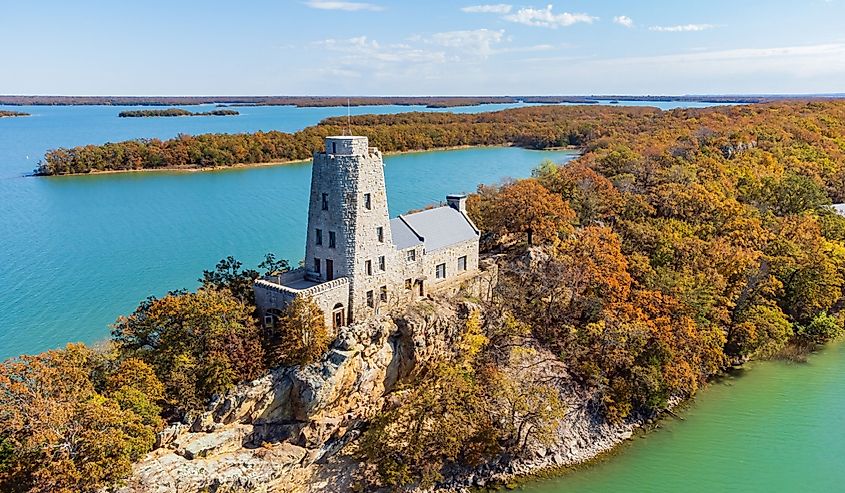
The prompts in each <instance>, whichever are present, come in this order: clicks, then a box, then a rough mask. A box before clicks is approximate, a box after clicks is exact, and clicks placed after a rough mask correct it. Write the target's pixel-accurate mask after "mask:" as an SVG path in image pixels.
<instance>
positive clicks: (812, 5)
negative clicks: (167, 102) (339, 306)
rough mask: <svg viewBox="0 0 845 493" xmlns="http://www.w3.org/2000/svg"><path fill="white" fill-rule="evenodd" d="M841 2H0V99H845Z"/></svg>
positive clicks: (844, 17)
mask: <svg viewBox="0 0 845 493" xmlns="http://www.w3.org/2000/svg"><path fill="white" fill-rule="evenodd" d="M844 26H845V0H793V1H786V0H766V1H763V0H732V1H726V0H708V1H695V0H688V1H683V0H676V1H645V0H638V1H635V0H606V1H586V0H570V1H566V2H555V3H553V4H548V3H542V2H539V3H499V2H497V1H494V2H490V3H482V2H474V1H472V0H469V1H466V2H461V1H458V2H455V1H440V0H427V1H422V0H417V1H395V0H367V1H366V2H357V1H327V0H275V1H269V0H253V1H250V0H242V1H240V2H231V1H227V2H224V1H216V0H209V1H204V2H191V1H177V0H169V1H162V0H148V1H145V2H143V3H142V2H115V1H113V0H110V1H95V0H87V1H86V0H79V1H73V2H71V1H67V0H63V1H52V0H28V1H16V0H0V45H1V46H3V49H2V50H0V94H65V95H272V94H277V95H305V94H314V95H486V94H490V95H534V94H538V95H539V94H717V93H719V94H724V93H746V94H747V93H820V92H825V93H827V92H845V29H843V27H844Z"/></svg>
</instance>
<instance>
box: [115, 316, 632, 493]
mask: <svg viewBox="0 0 845 493" xmlns="http://www.w3.org/2000/svg"><path fill="white" fill-rule="evenodd" d="M476 309H478V307H477V306H474V305H472V304H470V303H467V302H456V301H454V300H440V301H425V302H421V303H419V304H417V305H415V306H413V307H412V308H411V309H409V311H407V312H405V313H403V314H402V315H400V316H394V317H383V318H382V319H379V320H375V321H372V322H368V323H365V324H359V325H356V326H353V327H349V328H345V329H343V331H342V332H341V333H340V334H339V336H338V337H337V339H336V340H335V342H334V343H333V344H332V346H331V348H330V350H329V351H328V353H327V354H326V356H325V357H324V358H323V360H322V361H320V362H319V363H314V364H312V365H309V366H306V367H303V368H279V369H276V370H274V371H272V372H270V373H269V374H268V375H266V376H264V377H263V378H261V379H258V380H255V381H253V382H250V383H247V384H243V385H240V386H238V387H237V388H236V389H233V391H231V392H230V393H229V394H227V395H225V396H223V397H221V398H219V399H218V400H216V401H215V402H213V403H212V404H211V406H210V407H209V409H208V410H207V411H206V412H204V413H202V414H201V415H199V416H196V417H194V418H193V419H192V420H190V422H189V423H184V424H176V425H173V426H171V427H169V428H168V429H166V430H165V431H164V432H162V433H160V434H159V437H158V444H157V446H158V448H157V449H156V450H154V451H153V452H152V453H150V454H149V455H148V456H147V457H146V458H145V459H144V460H143V461H142V462H140V463H139V464H137V465H136V467H135V470H134V474H133V477H132V478H131V479H130V480H129V482H128V484H126V485H125V486H124V487H122V488H121V489H120V490H119V491H121V492H123V493H130V492H133V493H134V492H162V493H163V492H196V491H217V492H223V491H226V492H229V491H232V492H233V491H283V492H284V491H291V492H293V491H350V490H352V489H353V487H354V485H355V484H356V482H357V478H358V474H359V473H360V471H359V465H358V463H357V461H356V460H355V455H354V453H352V452H351V451H352V450H354V448H355V440H356V438H357V437H358V436H359V434H360V428H361V427H362V425H363V424H365V423H366V421H367V420H368V418H370V417H372V416H373V415H374V414H375V413H377V412H378V411H379V410H380V409H381V408H382V407H383V406H384V404H385V401H386V399H389V398H390V396H391V390H393V389H394V388H395V387H396V385H397V383H401V382H402V381H403V380H405V379H408V378H409V377H411V376H413V373H414V371H415V370H417V369H418V368H420V366H421V365H424V364H425V363H426V362H428V361H433V360H436V359H438V358H441V357H443V356H444V355H446V354H448V352H449V349H448V348H449V347H450V346H451V345H452V344H453V343H454V342H455V341H456V338H457V337H459V336H460V333H461V331H462V330H463V327H465V319H466V318H467V317H468V316H469V313H470V312H471V311H472V310H476ZM536 357H537V364H536V366H534V369H533V370H532V371H536V372H540V373H542V374H543V376H545V377H547V378H549V379H552V380H554V381H555V382H557V384H556V385H558V387H559V389H560V392H561V396H562V398H563V399H564V400H565V402H566V403H567V415H566V418H565V419H564V420H563V421H562V423H561V425H560V427H559V430H558V437H557V440H556V443H555V444H554V445H553V446H545V447H543V446H539V445H536V444H535V445H533V446H531V447H529V449H528V451H527V452H526V453H525V454H523V455H522V456H520V457H513V456H502V457H499V458H498V459H497V460H494V461H492V462H490V463H488V464H485V465H484V466H483V467H481V468H479V469H477V470H473V471H454V474H453V475H452V477H450V478H449V479H448V481H447V482H446V483H444V487H445V488H447V489H461V488H463V487H466V486H473V485H475V486H478V485H484V484H489V482H490V481H491V480H498V481H507V480H509V479H512V478H513V477H516V476H520V475H524V474H527V473H530V472H533V471H537V470H539V469H542V468H548V467H554V466H565V465H569V464H574V463H577V462H581V461H584V460H586V459H589V458H591V457H593V456H595V455H596V454H598V453H600V452H602V451H604V450H607V449H609V448H611V447H613V446H614V445H616V444H617V443H619V442H620V441H622V440H624V439H626V438H627V437H629V436H630V434H631V430H632V428H633V427H634V426H636V425H635V424H633V423H632V424H627V425H622V426H610V425H608V424H607V423H605V422H604V421H603V420H602V419H601V418H599V417H598V415H597V413H596V412H595V411H594V410H593V409H591V407H590V405H589V402H591V399H590V394H589V391H587V390H585V389H583V388H581V387H579V386H578V385H576V384H574V383H573V382H572V381H571V380H570V379H569V378H568V377H567V373H566V369H565V368H564V367H563V365H562V364H561V363H560V362H558V361H557V360H556V359H555V358H553V357H551V355H550V354H547V353H544V352H543V351H538V352H537V356H536Z"/></svg>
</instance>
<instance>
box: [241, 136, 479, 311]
mask: <svg viewBox="0 0 845 493" xmlns="http://www.w3.org/2000/svg"><path fill="white" fill-rule="evenodd" d="M325 144H326V147H325V151H324V152H317V153H314V165H313V167H312V171H311V196H310V202H309V208H308V231H307V236H306V238H307V240H306V245H305V264H304V267H302V268H299V269H297V270H294V271H290V272H287V273H285V274H282V275H280V276H272V277H265V278H263V279H259V280H257V281H256V282H255V285H254V289H255V300H256V304H257V306H258V309H259V311H260V312H261V313H262V315H263V318H264V323H265V325H268V326H269V325H272V324H273V323H274V317H276V316H278V315H279V314H281V311H282V310H283V309H284V307H285V306H286V305H287V304H288V303H290V302H291V301H293V299H294V298H296V297H297V296H308V297H311V298H312V299H313V300H314V301H315V302H316V303H317V305H318V306H319V307H320V308H321V309H322V310H323V313H324V314H325V315H326V324H327V325H328V326H329V327H334V328H337V327H342V326H345V325H348V324H350V323H353V322H359V321H362V320H366V319H368V318H370V317H373V316H374V315H377V314H378V313H380V312H381V311H383V310H385V309H386V308H387V307H390V306H398V305H400V304H403V303H409V302H412V301H414V300H416V299H418V298H420V297H423V296H427V295H428V294H430V293H433V292H436V291H440V290H445V289H448V288H454V287H456V286H460V285H461V283H462V282H464V281H468V280H471V279H473V278H475V277H476V276H477V274H478V239H479V231H478V228H476V227H475V225H474V224H473V222H472V221H471V220H470V218H469V217H468V216H467V214H466V196H465V195H449V196H447V197H446V202H447V204H448V205H445V206H441V207H437V208H433V209H428V210H424V211H421V212H416V213H413V214H406V215H400V216H399V217H396V218H394V219H390V217H389V215H388V212H387V192H386V189H385V183H384V169H383V168H384V162H383V160H382V155H381V152H379V150H378V149H376V148H373V147H369V144H368V141H367V138H366V137H345V136H344V137H328V138H326V141H325Z"/></svg>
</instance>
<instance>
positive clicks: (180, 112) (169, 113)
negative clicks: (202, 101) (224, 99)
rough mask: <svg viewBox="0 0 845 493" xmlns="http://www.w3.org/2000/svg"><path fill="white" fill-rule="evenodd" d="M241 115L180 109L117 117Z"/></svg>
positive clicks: (126, 112) (122, 113)
mask: <svg viewBox="0 0 845 493" xmlns="http://www.w3.org/2000/svg"><path fill="white" fill-rule="evenodd" d="M236 115H240V113H238V112H237V111H235V110H213V111H205V112H193V111H188V110H183V109H180V108H168V109H166V110H135V111H121V112H120V113H119V114H118V115H117V116H119V117H120V118H155V117H162V116H236Z"/></svg>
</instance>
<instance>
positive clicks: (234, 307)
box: [112, 289, 264, 410]
mask: <svg viewBox="0 0 845 493" xmlns="http://www.w3.org/2000/svg"><path fill="white" fill-rule="evenodd" d="M112 335H113V340H114V341H115V344H116V345H117V347H118V350H119V351H120V352H121V354H123V355H124V357H126V358H137V359H139V360H141V361H144V362H146V363H148V364H149V365H151V366H152V368H153V369H154V370H155V373H156V375H157V376H158V378H159V379H160V380H161V381H162V382H164V385H165V393H166V397H167V400H168V402H169V403H170V404H171V405H173V406H175V407H176V408H177V409H180V410H191V409H199V408H202V407H203V406H204V404H205V402H206V401H207V400H208V399H209V398H210V397H212V396H213V395H216V394H219V393H221V392H224V391H226V390H227V389H229V388H230V387H231V386H232V385H234V384H235V383H237V382H239V381H243V380H250V379H253V378H255V377H257V376H258V375H259V374H260V373H261V371H262V370H263V368H264V366H263V360H264V353H263V350H262V345H261V337H260V333H259V331H258V329H257V327H256V325H255V321H254V320H253V318H252V309H251V308H250V307H248V306H247V305H245V304H244V303H243V302H242V301H240V300H238V299H236V298H235V297H233V296H232V295H231V294H229V293H228V292H227V291H217V290H212V289H201V290H199V291H197V292H196V293H184V292H182V293H171V294H169V295H167V296H165V297H164V298H161V299H156V298H150V299H148V300H146V301H144V302H142V303H141V305H140V306H139V307H138V308H137V309H136V310H135V311H134V312H133V313H132V314H131V315H129V316H128V317H121V318H119V319H118V320H117V322H116V323H115V325H114V328H113V331H112Z"/></svg>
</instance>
